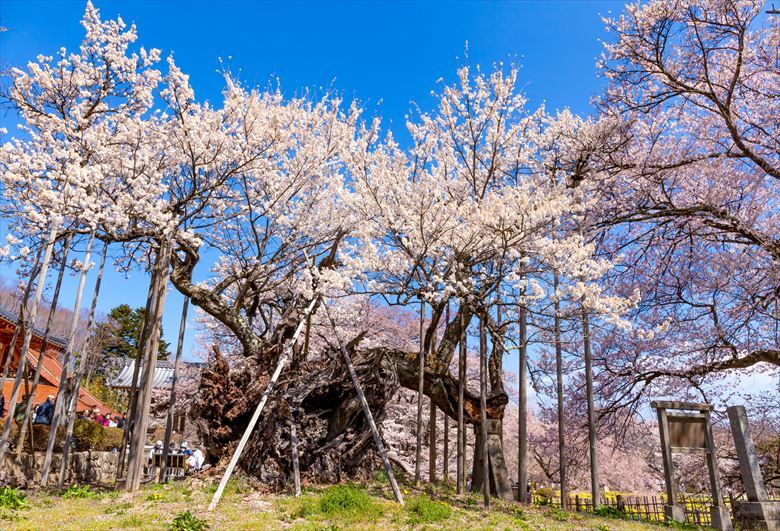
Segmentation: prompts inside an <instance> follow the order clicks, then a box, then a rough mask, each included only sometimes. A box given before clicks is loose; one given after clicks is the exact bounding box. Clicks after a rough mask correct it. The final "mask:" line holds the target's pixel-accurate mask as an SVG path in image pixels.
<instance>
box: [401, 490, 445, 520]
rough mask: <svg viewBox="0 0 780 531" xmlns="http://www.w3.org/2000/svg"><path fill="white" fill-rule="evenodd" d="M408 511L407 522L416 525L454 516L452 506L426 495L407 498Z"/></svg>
mask: <svg viewBox="0 0 780 531" xmlns="http://www.w3.org/2000/svg"><path fill="white" fill-rule="evenodd" d="M406 512H408V513H409V518H408V519H407V520H406V523H407V524H409V525H412V526H414V525H419V524H432V523H434V522H443V521H445V520H447V519H449V518H450V516H452V507H450V506H449V505H447V504H446V503H442V502H438V501H434V500H432V499H430V498H428V497H426V496H417V497H415V498H412V499H410V500H407V502H406Z"/></svg>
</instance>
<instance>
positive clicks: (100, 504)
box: [0, 478, 659, 531]
mask: <svg viewBox="0 0 780 531" xmlns="http://www.w3.org/2000/svg"><path fill="white" fill-rule="evenodd" d="M403 489H404V491H405V495H406V505H405V506H404V507H400V506H399V505H397V504H396V503H395V502H394V501H393V499H392V495H391V493H390V491H389V489H388V488H387V487H386V484H385V485H381V483H380V482H379V481H374V482H371V483H370V484H367V485H362V484H360V485H358V484H352V485H337V486H331V487H311V488H308V489H305V490H304V492H303V495H302V496H301V497H299V498H293V497H291V496H285V495H279V494H262V493H260V492H257V491H255V490H254V489H252V488H251V486H250V484H249V483H248V482H247V481H246V480H243V479H241V478H237V479H236V480H235V481H233V480H231V482H230V483H229V485H228V488H227V489H226V492H225V495H224V497H223V498H222V501H221V503H220V505H219V507H218V509H217V510H215V511H213V512H209V511H208V510H207V509H206V508H207V506H208V504H209V502H210V500H211V496H212V495H213V493H214V490H215V489H214V487H213V486H212V485H209V484H203V483H202V482H198V481H193V480H185V481H181V482H174V483H171V484H168V485H149V486H146V487H144V488H143V489H142V490H141V491H140V492H139V493H137V494H134V495H132V494H128V493H117V492H113V491H99V490H96V491H90V495H89V496H83V497H74V496H62V493H56V492H29V493H26V494H27V497H26V499H25V503H24V504H23V506H22V507H20V508H18V509H7V510H4V511H3V512H0V518H1V519H2V520H0V528H2V529H9V530H12V529H17V530H21V529H24V530H29V529H33V530H37V529H46V530H48V529H63V530H68V529H73V530H76V529H78V530H82V529H87V530H103V529H155V530H157V529H170V528H171V527H172V526H173V525H174V520H175V519H176V518H177V517H179V520H178V521H177V523H178V524H181V522H185V521H186V522H201V521H203V522H204V523H205V524H206V525H208V528H209V529H220V530H222V529H262V530H266V529H293V530H312V531H313V530H326V529H332V530H335V529H426V530H429V529H430V530H434V529H476V530H480V529H485V530H488V529H490V530H493V529H540V530H547V529H550V530H557V529H561V530H565V529H599V530H616V531H617V530H638V529H647V528H648V527H654V528H656V529H659V527H657V526H652V525H651V524H648V523H644V522H631V521H627V520H619V519H610V518H595V517H591V516H587V515H583V514H580V513H562V512H560V511H555V510H550V509H545V508H533V507H532V508H523V507H521V506H519V505H518V504H516V503H504V502H501V501H498V500H496V501H495V502H494V503H493V505H492V507H491V509H489V510H486V509H484V508H483V507H482V505H481V500H480V498H479V497H478V496H466V497H459V496H456V495H455V494H454V492H453V490H452V488H451V486H449V485H434V486H428V487H426V488H425V489H424V490H420V489H414V488H412V487H411V486H410V485H404V486H403ZM187 512H188V515H185V513H187ZM182 515H185V516H186V518H184V517H183V516H182ZM181 528H182V527H181V526H180V527H179V529H181Z"/></svg>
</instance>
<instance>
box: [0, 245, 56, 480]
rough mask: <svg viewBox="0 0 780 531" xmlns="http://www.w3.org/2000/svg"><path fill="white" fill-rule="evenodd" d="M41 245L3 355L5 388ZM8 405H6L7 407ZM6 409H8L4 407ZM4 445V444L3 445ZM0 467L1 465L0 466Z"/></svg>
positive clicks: (0, 379) (38, 261)
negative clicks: (12, 333)
mask: <svg viewBox="0 0 780 531" xmlns="http://www.w3.org/2000/svg"><path fill="white" fill-rule="evenodd" d="M44 247H45V246H43V245H41V246H40V247H38V254H36V255H35V262H34V263H33V266H32V269H30V278H29V279H28V280H27V285H26V286H25V288H24V294H23V295H22V300H21V301H20V302H19V318H18V319H17V320H16V327H15V328H14V335H13V337H12V338H11V342H10V343H9V344H8V350H7V351H6V353H5V360H4V361H3V376H2V378H0V386H2V388H5V381H6V379H8V371H9V370H10V368H11V359H12V358H13V357H14V351H15V350H16V343H17V341H18V340H19V333H20V332H21V331H22V330H23V329H24V315H25V313H24V312H25V309H26V308H27V303H28V302H29V301H30V293H32V287H33V284H34V283H35V277H36V276H37V275H38V266H40V265H41V254H43V248H44ZM7 405H8V404H6V406H7ZM6 409H8V408H7V407H6ZM3 445H5V443H3ZM0 467H2V464H0Z"/></svg>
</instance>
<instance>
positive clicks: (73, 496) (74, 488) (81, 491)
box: [62, 485, 97, 500]
mask: <svg viewBox="0 0 780 531" xmlns="http://www.w3.org/2000/svg"><path fill="white" fill-rule="evenodd" d="M96 496H97V493H96V492H94V491H93V490H92V489H91V488H90V486H89V485H83V486H79V485H71V486H70V487H68V488H67V490H65V492H63V493H62V497H63V498H65V499H66V500H77V499H84V498H94V497H96Z"/></svg>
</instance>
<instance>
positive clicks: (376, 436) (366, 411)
mask: <svg viewBox="0 0 780 531" xmlns="http://www.w3.org/2000/svg"><path fill="white" fill-rule="evenodd" d="M322 303H323V304H322V306H323V307H324V308H325V315H326V316H327V318H328V321H330V326H331V328H333V334H334V335H335V336H336V342H337V343H338V345H339V350H340V351H341V356H342V357H343V358H344V365H346V366H347V371H348V372H349V376H350V378H352V385H353V386H354V387H355V391H356V392H357V395H358V399H359V400H360V405H361V406H362V407H363V414H364V415H365V416H366V421H367V422H368V425H369V427H370V428H371V434H372V435H373V436H374V444H375V445H376V448H377V450H378V451H379V456H380V457H381V458H382V464H383V465H384V467H385V472H386V473H387V477H388V479H389V480H390V487H391V488H392V489H393V494H394V495H395V499H396V501H397V502H398V503H399V504H401V505H403V504H404V499H403V496H401V490H400V489H399V488H398V483H396V481H395V475H394V474H393V467H392V466H391V465H390V460H389V459H388V458H387V453H386V452H385V445H384V444H383V443H382V437H381V436H380V435H379V430H378V429H377V427H376V422H374V416H373V415H372V414H371V408H369V407H368V401H367V400H366V395H365V394H363V388H362V387H361V386H360V381H359V380H358V377H357V374H356V373H355V368H354V367H353V366H352V359H351V358H350V357H349V352H347V349H346V348H345V347H344V344H343V343H342V342H341V339H339V336H338V332H337V330H336V322H335V321H334V320H333V317H331V315H330V311H329V310H328V305H327V301H326V299H325V297H324V296H323V297H322ZM420 411H421V410H420Z"/></svg>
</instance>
